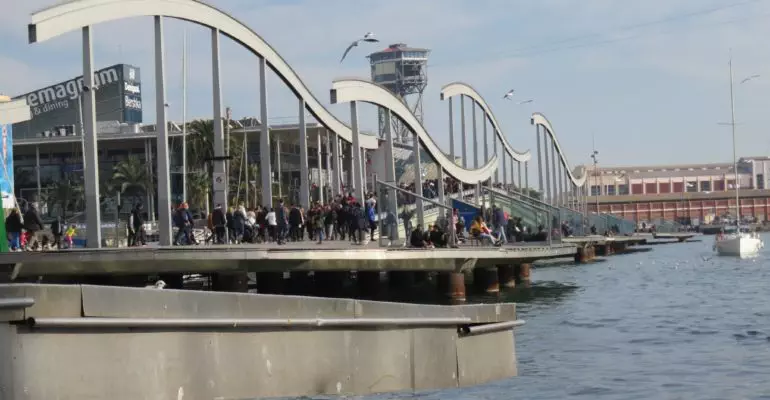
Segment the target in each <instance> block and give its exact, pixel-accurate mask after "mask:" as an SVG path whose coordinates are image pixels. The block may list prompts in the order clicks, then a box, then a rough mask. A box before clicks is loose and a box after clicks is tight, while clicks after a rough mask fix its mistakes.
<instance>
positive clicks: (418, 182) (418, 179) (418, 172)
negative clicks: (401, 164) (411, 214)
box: [413, 135, 425, 229]
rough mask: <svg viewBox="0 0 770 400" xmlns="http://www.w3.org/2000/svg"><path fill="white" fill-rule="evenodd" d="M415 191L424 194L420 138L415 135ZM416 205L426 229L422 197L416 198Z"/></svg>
mask: <svg viewBox="0 0 770 400" xmlns="http://www.w3.org/2000/svg"><path fill="white" fill-rule="evenodd" d="M413 151H414V191H415V193H417V194H418V195H419V196H422V168H420V167H421V166H422V165H421V164H422V162H421V160H420V140H419V139H418V138H417V135H414V150H413ZM415 200H416V202H415V207H417V223H418V224H419V225H420V226H422V228H423V229H425V210H424V209H423V203H422V199H421V198H420V197H416V198H415Z"/></svg>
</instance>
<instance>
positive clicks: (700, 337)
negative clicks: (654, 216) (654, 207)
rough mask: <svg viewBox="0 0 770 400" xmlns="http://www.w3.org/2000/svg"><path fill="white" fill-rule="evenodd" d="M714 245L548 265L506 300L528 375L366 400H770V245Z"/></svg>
mask: <svg viewBox="0 0 770 400" xmlns="http://www.w3.org/2000/svg"><path fill="white" fill-rule="evenodd" d="M712 240H713V237H710V236H707V237H704V238H703V241H701V242H692V243H684V244H666V245H656V246H650V247H651V248H652V251H650V252H646V253H634V254H629V255H623V256H615V257H610V258H608V259H607V260H606V261H603V262H597V263H593V264H589V265H578V266H576V265H561V266H549V267H543V268H538V269H537V270H536V271H534V273H533V285H532V288H530V289H517V290H515V291H514V292H511V293H506V294H505V297H506V299H512V300H513V301H516V302H518V303H519V304H520V306H519V310H520V317H521V318H523V319H526V320H527V325H525V326H524V327H523V328H520V329H518V330H517V333H516V341H517V343H516V348H517V351H518V361H519V373H520V376H519V377H516V378H512V379H509V380H506V381H501V382H495V383H492V384H488V385H484V386H478V387H473V388H463V389H454V390H445V391H439V392H430V393H418V394H411V393H409V394H389V395H380V396H367V397H357V398H360V399H365V400H374V399H401V398H409V399H414V398H418V399H463V400H465V399H511V398H521V399H563V398H576V399H597V398H602V399H762V398H766V399H770V383H768V376H769V375H770V293H768V292H769V290H768V288H769V287H770V286H769V285H768V283H770V249H765V250H767V251H766V253H765V254H763V255H761V256H760V257H758V258H756V259H753V260H738V259H731V258H719V257H712V253H711V245H712ZM765 241H770V237H765Z"/></svg>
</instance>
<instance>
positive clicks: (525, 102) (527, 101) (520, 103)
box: [516, 99, 534, 105]
mask: <svg viewBox="0 0 770 400" xmlns="http://www.w3.org/2000/svg"><path fill="white" fill-rule="evenodd" d="M533 101H534V100H532V99H529V100H522V101H520V102H518V103H516V104H517V105H522V104H527V103H531V102H533Z"/></svg>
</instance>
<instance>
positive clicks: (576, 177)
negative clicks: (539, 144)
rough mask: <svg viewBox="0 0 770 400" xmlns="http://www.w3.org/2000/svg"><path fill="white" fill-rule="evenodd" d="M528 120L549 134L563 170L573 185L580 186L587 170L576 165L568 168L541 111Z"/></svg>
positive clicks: (583, 181)
mask: <svg viewBox="0 0 770 400" xmlns="http://www.w3.org/2000/svg"><path fill="white" fill-rule="evenodd" d="M530 122H531V124H532V125H535V126H542V127H543V128H544V129H545V131H546V132H547V133H548V136H550V137H551V140H553V144H554V146H556V152H557V153H559V158H560V159H561V163H562V165H564V170H565V171H567V175H568V176H569V179H570V181H571V182H572V183H573V184H574V185H575V186H577V187H582V186H583V185H584V184H585V182H586V179H587V178H588V174H587V172H588V171H587V170H586V168H585V167H584V166H581V167H576V168H575V169H574V170H570V166H569V163H568V162H567V158H566V157H565V156H564V153H563V152H562V150H561V146H560V145H559V139H557V138H556V135H555V134H554V133H553V127H552V126H551V123H550V122H549V121H548V118H546V117H545V115H543V114H542V113H539V112H536V113H533V114H532V119H531V120H530Z"/></svg>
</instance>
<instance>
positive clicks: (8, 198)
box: [0, 125, 15, 208]
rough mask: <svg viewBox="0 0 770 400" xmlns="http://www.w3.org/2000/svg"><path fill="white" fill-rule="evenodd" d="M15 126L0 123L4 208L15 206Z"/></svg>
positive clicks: (0, 184)
mask: <svg viewBox="0 0 770 400" xmlns="http://www.w3.org/2000/svg"><path fill="white" fill-rule="evenodd" d="M12 132H13V127H12V125H0V133H1V134H2V135H1V136H0V140H2V152H1V153H0V156H2V159H0V162H2V166H3V171H2V175H0V196H2V199H3V208H13V207H14V205H15V201H14V200H13V199H14V197H13V134H12Z"/></svg>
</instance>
